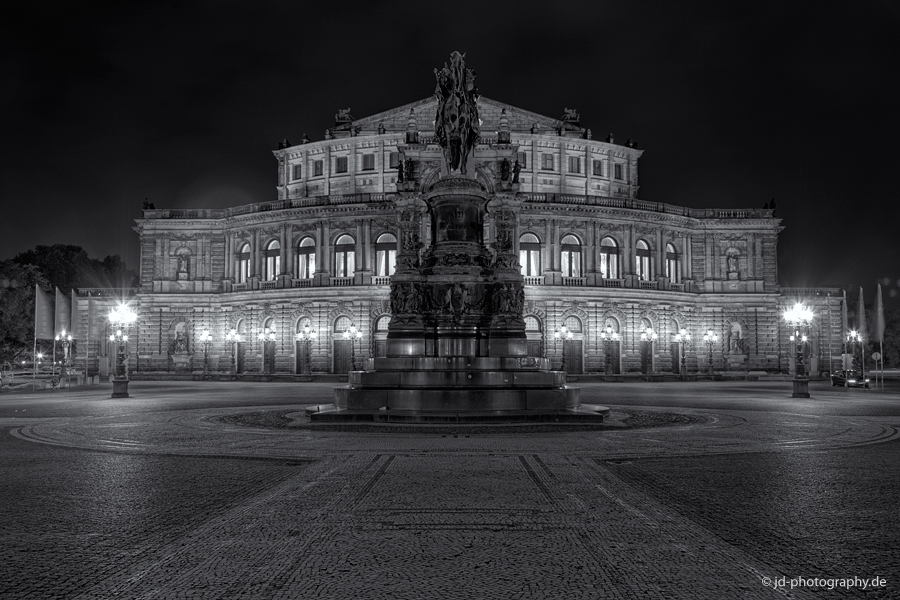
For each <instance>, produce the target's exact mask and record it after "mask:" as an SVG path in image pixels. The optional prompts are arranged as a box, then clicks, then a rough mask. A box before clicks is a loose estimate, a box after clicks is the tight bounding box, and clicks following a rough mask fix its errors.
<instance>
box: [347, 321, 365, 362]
mask: <svg viewBox="0 0 900 600" xmlns="http://www.w3.org/2000/svg"><path fill="white" fill-rule="evenodd" d="M344 339H345V340H350V366H351V369H352V370H353V371H355V370H356V340H359V339H362V331H360V330H359V329H358V328H357V327H356V325H350V327H349V328H348V329H347V331H345V332H344Z"/></svg>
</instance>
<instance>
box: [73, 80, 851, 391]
mask: <svg viewBox="0 0 900 600" xmlns="http://www.w3.org/2000/svg"><path fill="white" fill-rule="evenodd" d="M436 106H437V101H436V100H435V99H434V98H430V99H426V100H422V101H419V102H414V103H412V104H408V105H405V106H401V107H399V108H397V109H394V110H389V111H385V112H382V113H379V114H375V115H372V116H369V117H366V118H360V119H355V118H354V117H353V116H352V115H350V111H349V110H342V111H339V112H338V114H337V115H336V116H335V124H334V126H333V127H332V128H330V129H328V130H327V131H326V132H325V136H324V138H325V139H322V140H316V141H311V140H309V139H308V138H306V136H305V135H304V139H303V140H302V142H301V143H299V144H292V143H290V142H288V141H287V140H284V141H283V142H282V143H281V144H279V148H278V149H277V150H275V151H273V154H274V159H275V161H274V163H275V164H274V165H273V171H276V170H277V185H276V190H275V193H274V194H273V198H272V199H270V200H266V201H261V202H258V203H255V204H250V205H245V206H235V207H232V208H225V209H218V208H217V209H212V208H210V209H177V208H171V209H166V208H159V209H157V208H145V209H144V211H143V215H142V217H141V218H140V219H137V221H136V226H135V228H134V229H135V231H136V232H137V235H138V236H140V250H141V260H140V285H139V289H138V290H136V293H135V295H134V296H133V298H132V300H131V303H132V306H134V307H135V308H136V310H137V313H138V321H137V323H138V325H137V331H136V332H135V333H134V335H133V337H132V338H131V341H130V344H131V348H130V352H129V359H128V360H129V371H130V373H131V374H132V375H135V376H136V375H138V374H141V375H147V376H152V375H153V374H156V375H159V376H165V375H166V374H168V375H172V376H175V375H179V374H189V373H192V374H194V375H196V374H197V373H200V372H206V373H209V374H217V375H222V376H224V375H227V374H233V375H235V376H239V377H240V376H263V377H269V376H272V377H278V376H303V375H306V374H310V373H311V374H314V375H315V374H325V373H346V372H348V371H349V370H351V369H352V368H353V365H354V364H355V365H356V368H360V369H362V368H364V367H365V365H366V364H367V360H368V359H370V358H374V357H376V356H383V355H384V354H383V353H384V351H385V344H386V339H387V338H386V336H387V332H388V323H389V322H390V319H391V308H392V307H391V298H390V293H391V290H390V281H391V277H392V275H393V273H394V269H395V268H396V258H397V255H398V251H399V250H400V248H399V246H398V244H399V243H400V241H398V240H401V241H402V237H401V235H400V223H399V215H400V213H401V211H399V210H398V207H399V206H403V207H406V208H408V209H410V208H411V209H412V210H414V211H418V212H419V213H421V214H422V215H423V218H421V219H420V220H419V221H418V223H419V225H418V227H419V228H420V231H419V237H420V238H421V240H422V241H423V242H425V244H424V245H425V246H427V245H428V242H429V241H430V240H432V239H433V236H436V235H441V232H439V231H438V232H436V231H432V230H431V227H432V225H431V220H430V219H428V218H427V217H426V215H425V213H426V211H427V207H426V204H425V203H424V202H423V201H422V197H423V195H424V194H426V193H427V192H428V191H429V190H430V189H431V187H432V186H433V185H434V183H435V181H437V179H438V176H439V170H440V165H439V161H438V160H436V159H435V156H436V155H437V145H436V144H437V142H436V139H435V131H434V122H435V110H436ZM563 112H564V114H563V116H562V117H556V118H551V117H545V116H543V115H539V114H536V113H533V112H529V111H528V110H524V109H520V108H517V107H515V106H511V105H507V104H504V103H501V102H497V101H494V100H490V99H488V98H484V97H481V98H480V99H479V100H478V116H479V118H480V120H481V123H480V133H481V135H480V137H479V138H478V139H477V144H476V150H477V151H476V152H475V154H474V156H475V157H476V159H475V160H474V164H470V165H469V168H470V169H472V170H473V172H474V173H475V178H476V179H477V181H478V182H479V184H480V185H481V187H482V189H483V190H484V191H485V192H486V193H487V194H489V195H490V196H491V201H490V202H489V204H488V205H487V215H486V217H485V222H484V237H485V245H486V246H487V247H488V248H490V247H494V246H493V244H494V242H495V240H494V236H495V233H496V231H497V228H496V226H495V222H494V220H493V219H494V214H493V213H492V209H493V208H495V207H499V206H504V207H510V206H515V207H516V211H517V214H516V219H517V220H516V223H515V235H514V236H513V237H514V239H513V243H514V247H515V253H516V254H517V255H518V257H519V263H520V264H519V266H520V269H521V274H522V276H523V278H524V283H525V298H524V310H523V317H524V320H525V326H526V335H527V347H528V354H529V355H530V356H535V357H545V358H548V359H549V360H550V364H551V365H553V367H554V368H560V367H564V369H565V370H566V371H567V372H568V373H569V374H571V375H577V374H581V373H596V374H606V375H609V376H620V375H628V374H644V375H656V376H660V375H679V374H681V375H684V374H694V373H699V374H707V373H713V372H715V373H719V374H728V373H732V374H751V373H761V372H768V373H773V372H785V373H786V372H790V371H791V369H792V368H793V360H794V358H793V356H794V352H793V351H792V345H791V342H790V341H789V336H790V335H791V334H792V333H793V331H792V330H790V329H789V328H788V327H787V326H786V324H785V323H784V319H783V316H782V313H783V311H784V309H785V308H786V306H788V305H789V304H793V303H794V302H795V301H798V300H802V301H804V302H806V303H807V304H808V305H809V306H811V308H812V309H813V311H814V315H815V318H814V321H813V324H812V328H811V331H810V339H809V344H808V350H807V353H808V356H809V361H808V364H807V368H808V370H809V371H810V373H813V374H814V373H816V372H819V371H828V370H831V368H837V366H836V365H837V364H838V363H839V358H840V352H841V337H842V330H841V317H840V314H841V313H840V299H839V298H838V297H837V293H838V290H836V289H827V290H826V289H820V290H798V289H790V290H789V289H784V288H781V287H780V286H779V284H778V274H777V249H778V235H779V232H780V231H781V229H782V226H781V224H780V219H778V218H776V217H775V216H774V214H773V211H772V210H770V209H760V208H747V209H740V210H735V209H708V208H704V209H696V208H690V207H684V206H675V205H671V204H667V203H665V202H658V201H651V200H644V199H639V194H638V191H639V181H640V179H639V175H640V159H641V155H642V154H643V150H642V149H639V148H638V147H637V145H636V144H634V143H631V142H630V141H628V142H623V141H621V140H619V139H618V138H614V137H613V136H612V135H611V134H610V135H609V136H603V139H593V138H594V136H593V135H592V133H591V131H590V130H589V129H586V128H584V127H583V126H582V125H581V123H580V122H579V116H578V114H577V113H576V112H575V111H573V110H569V109H566V110H565V111H563ZM405 212H408V211H405ZM351 331H352V332H353V333H354V335H349V332H351ZM704 335H707V336H708V338H707V340H705V341H704V339H703V337H704ZM688 336H690V340H689V341H688V340H687V339H686V338H687V337H688ZM102 346H103V344H98V346H97V347H96V348H94V349H93V350H92V360H91V362H92V363H94V364H95V365H97V364H100V363H102V359H103V356H104V355H107V354H108V349H105V348H103V347H102ZM93 353H96V354H97V356H93ZM93 359H97V361H96V362H95V360H93ZM710 361H711V362H710ZM829 363H830V364H829ZM831 365H834V366H833V367H832V366H831ZM90 370H93V368H91V369H90ZM101 372H102V368H101Z"/></svg>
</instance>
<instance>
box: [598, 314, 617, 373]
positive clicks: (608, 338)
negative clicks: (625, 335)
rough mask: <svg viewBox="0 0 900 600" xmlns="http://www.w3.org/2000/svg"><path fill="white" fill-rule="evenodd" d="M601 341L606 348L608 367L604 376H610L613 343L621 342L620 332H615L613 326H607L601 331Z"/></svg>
mask: <svg viewBox="0 0 900 600" xmlns="http://www.w3.org/2000/svg"><path fill="white" fill-rule="evenodd" d="M600 339H601V340H603V344H604V346H606V367H605V369H604V371H603V374H604V375H609V370H610V366H611V365H612V343H613V342H618V341H619V332H618V331H615V330H613V328H612V325H607V326H606V329H603V330H601V331H600Z"/></svg>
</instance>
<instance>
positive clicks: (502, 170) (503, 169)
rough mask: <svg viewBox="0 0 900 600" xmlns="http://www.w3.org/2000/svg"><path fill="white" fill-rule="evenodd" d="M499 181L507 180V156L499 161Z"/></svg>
mask: <svg viewBox="0 0 900 600" xmlns="http://www.w3.org/2000/svg"><path fill="white" fill-rule="evenodd" d="M500 181H509V159H507V158H504V159H503V161H501V163H500Z"/></svg>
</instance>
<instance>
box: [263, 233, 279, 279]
mask: <svg viewBox="0 0 900 600" xmlns="http://www.w3.org/2000/svg"><path fill="white" fill-rule="evenodd" d="M265 256H266V262H265V264H264V266H265V271H264V272H263V279H264V280H266V281H271V280H272V279H275V277H276V276H277V275H278V273H279V272H280V271H281V244H279V243H278V240H272V241H271V242H269V243H268V245H267V246H266V254H265Z"/></svg>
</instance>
